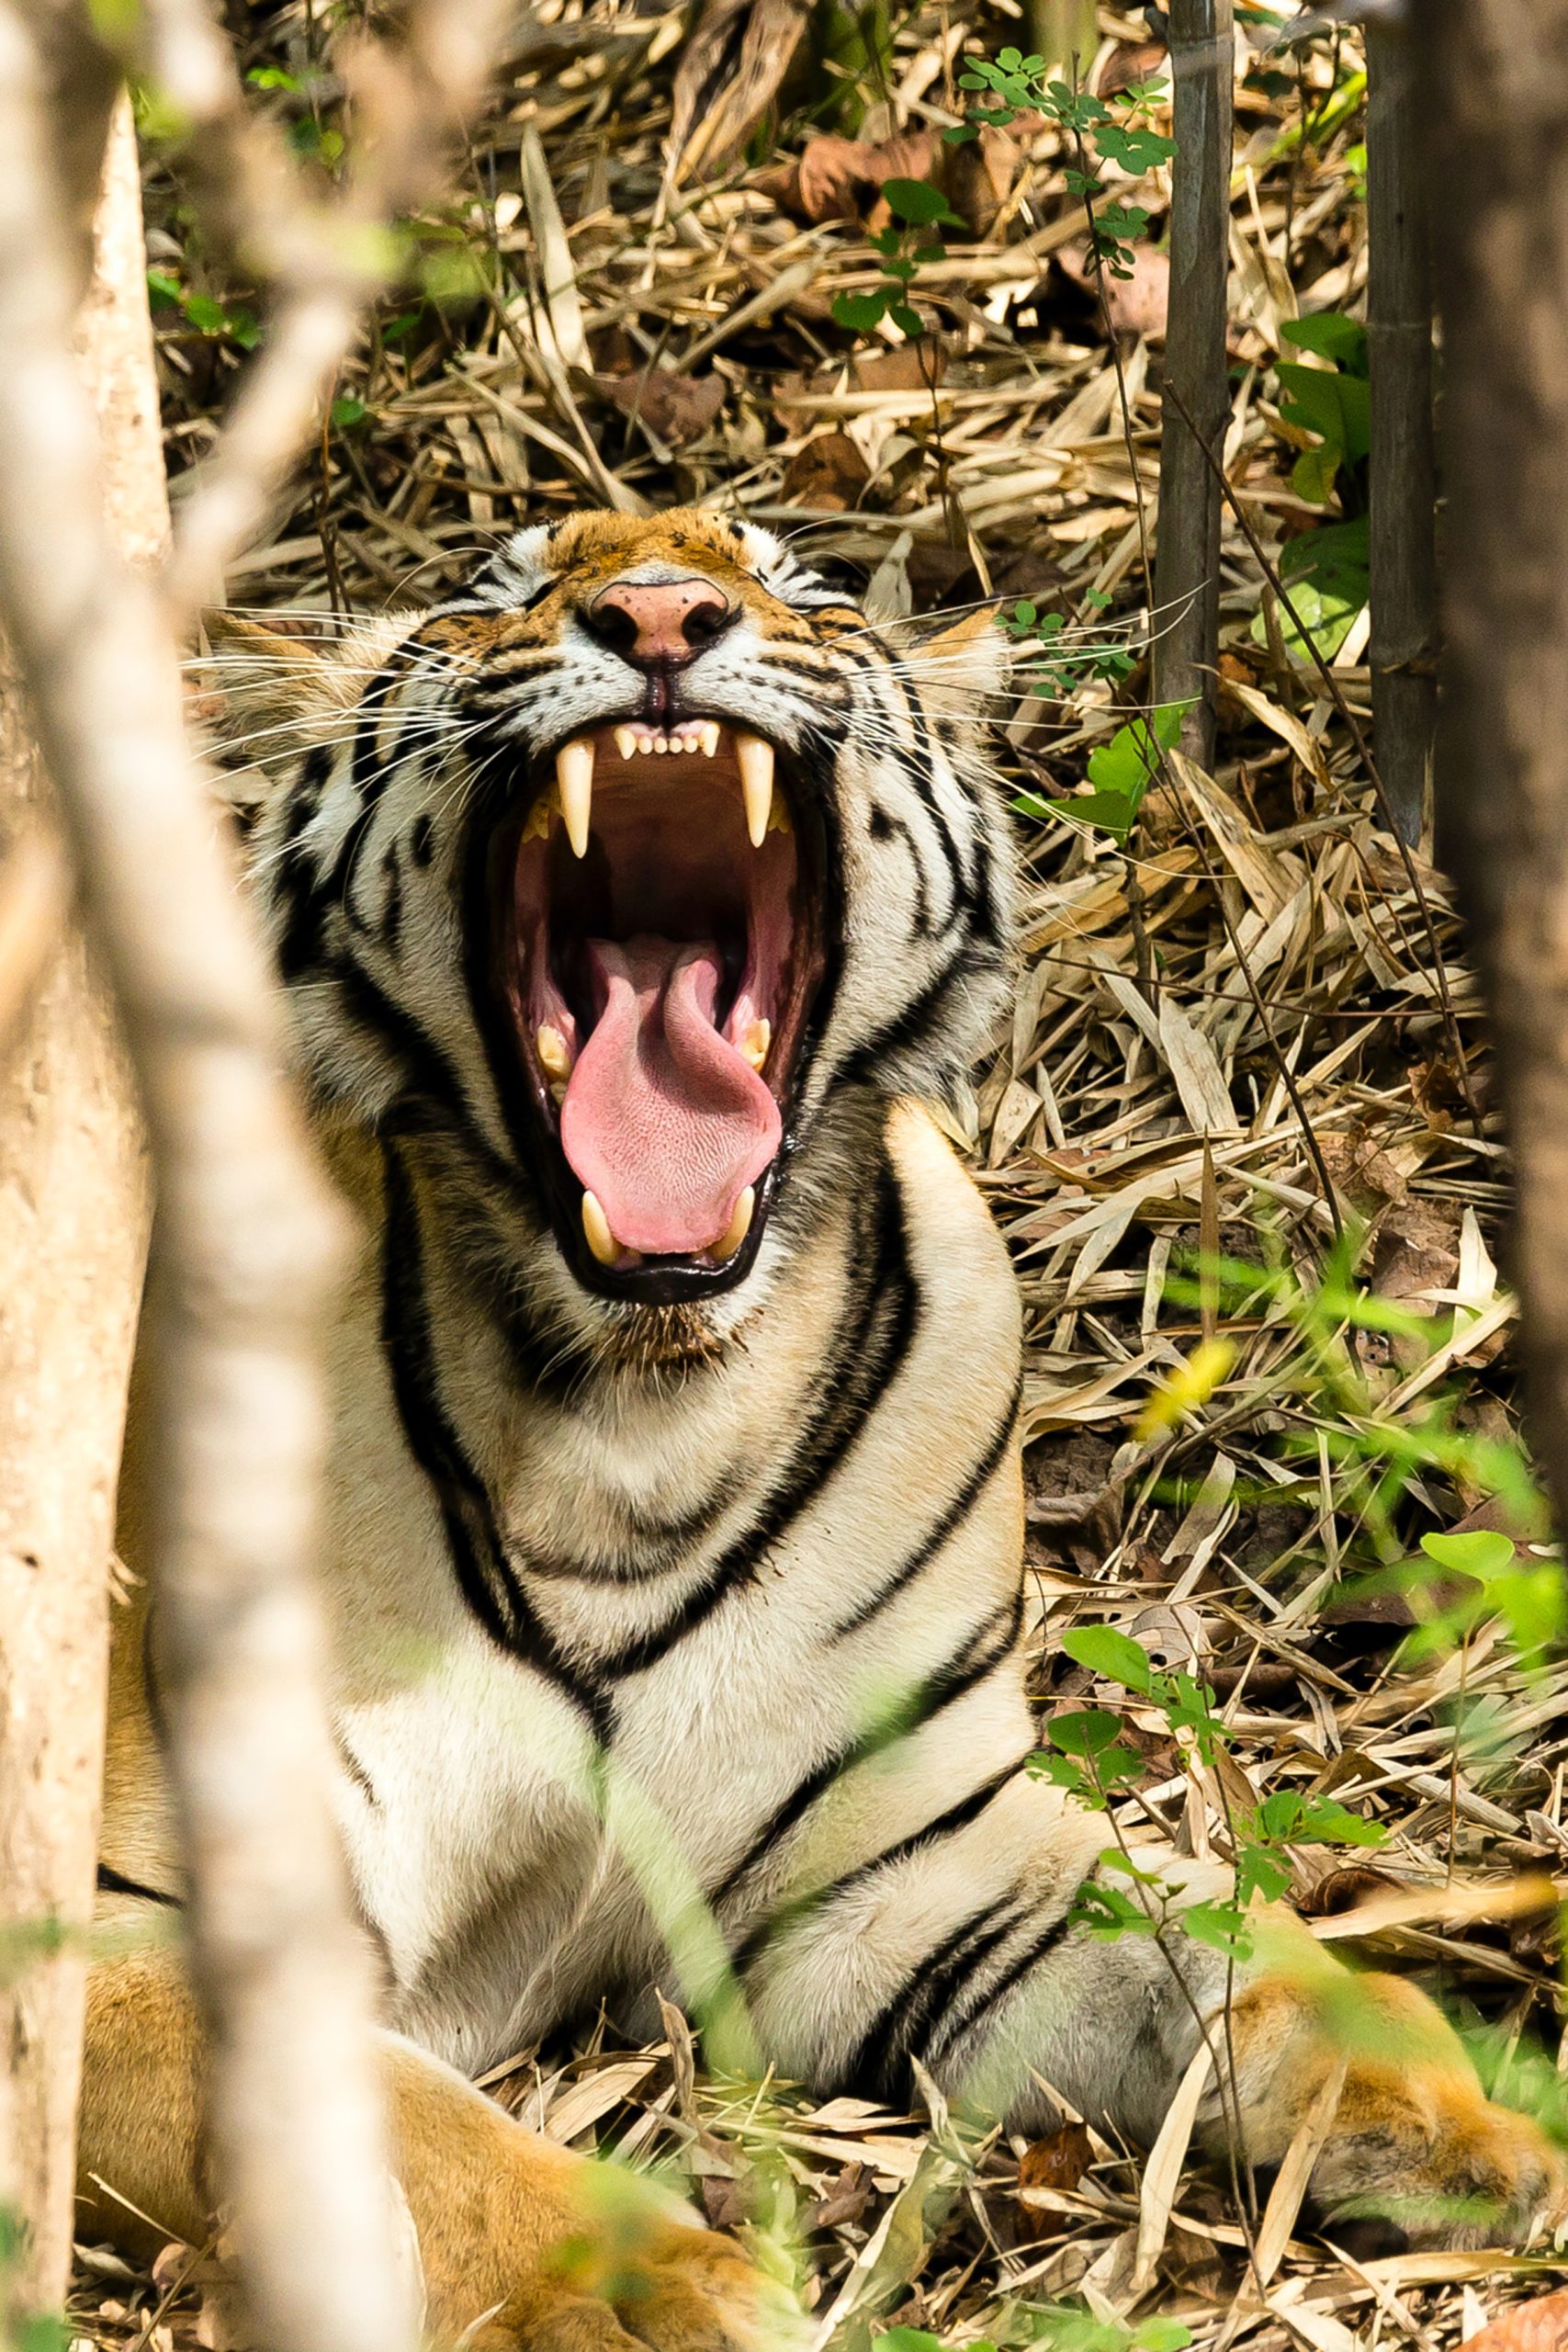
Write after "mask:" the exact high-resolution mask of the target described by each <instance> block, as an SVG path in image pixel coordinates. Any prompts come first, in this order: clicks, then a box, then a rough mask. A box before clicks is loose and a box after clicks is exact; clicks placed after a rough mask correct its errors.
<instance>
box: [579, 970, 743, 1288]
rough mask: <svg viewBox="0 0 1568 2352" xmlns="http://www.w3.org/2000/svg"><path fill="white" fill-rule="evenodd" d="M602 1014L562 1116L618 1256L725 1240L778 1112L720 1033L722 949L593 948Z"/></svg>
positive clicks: (684, 1251) (664, 1252) (682, 1252)
mask: <svg viewBox="0 0 1568 2352" xmlns="http://www.w3.org/2000/svg"><path fill="white" fill-rule="evenodd" d="M588 952H589V955H590V956H592V960H593V967H594V969H595V971H596V972H597V973H598V976H599V979H600V982H601V985H602V986H603V988H604V1012H602V1013H601V1014H600V1016H599V1020H598V1022H597V1023H596V1025H595V1027H594V1030H593V1034H592V1036H591V1037H590V1038H589V1040H588V1043H587V1045H586V1046H584V1047H583V1049H582V1051H581V1054H580V1055H579V1057H578V1059H577V1065H576V1067H575V1069H573V1071H572V1073H571V1081H570V1085H569V1086H568V1088H567V1090H566V1100H565V1101H564V1102H563V1103H562V1104H561V1114H560V1137H561V1148H562V1149H563V1150H564V1151H565V1153H566V1156H567V1159H568V1160H569V1161H570V1165H571V1168H572V1170H573V1172H574V1173H575V1174H576V1175H577V1176H578V1177H579V1178H580V1179H581V1182H582V1183H583V1185H584V1186H585V1187H586V1189H587V1190H588V1191H589V1192H591V1193H595V1194H596V1195H597V1197H598V1201H599V1205H600V1207H601V1208H602V1209H603V1210H604V1214H605V1216H607V1217H608V1219H609V1221H610V1230H611V1232H612V1233H613V1234H614V1235H615V1238H616V1240H617V1241H618V1242H620V1243H621V1245H622V1247H623V1248H624V1249H627V1250H644V1251H647V1252H649V1254H651V1255H656V1256H660V1257H671V1256H679V1257H684V1256H687V1255H689V1254H690V1253H691V1252H693V1251H694V1250H705V1249H706V1248H707V1247H708V1245H709V1244H710V1243H711V1242H714V1241H716V1240H718V1239H720V1238H721V1237H722V1236H723V1234H724V1232H725V1230H726V1228H727V1227H728V1224H729V1220H730V1217H731V1216H732V1214H733V1212H734V1208H735V1204H736V1202H737V1201H738V1200H739V1197H740V1194H741V1193H742V1192H743V1191H744V1190H745V1188H746V1186H747V1185H748V1184H752V1183H755V1182H756V1180H757V1178H758V1177H759V1176H760V1175H761V1172H762V1170H763V1169H764V1168H766V1166H767V1164H768V1162H769V1160H771V1159H773V1154H774V1153H775V1152H776V1151H777V1149H778V1148H779V1136H780V1122H779V1108H778V1104H777V1103H775V1102H774V1101H773V1095H772V1094H771V1093H770V1092H769V1091H768V1089H767V1087H766V1086H765V1085H764V1084H763V1082H762V1080H761V1078H759V1076H758V1075H757V1072H756V1071H755V1070H754V1069H752V1068H751V1065H750V1062H749V1061H747V1060H746V1059H745V1057H743V1056H742V1055H741V1054H739V1052H738V1051H737V1050H736V1048H735V1047H734V1046H732V1045H731V1044H730V1043H729V1041H728V1038H726V1037H722V1036H721V1035H719V1032H718V1030H717V1029H716V1027H715V1025H714V1017H713V1014H714V1005H715V1003H716V1001H717V996H718V985H719V978H720V964H719V956H718V950H717V948H716V947H715V946H713V945H711V944H697V945H694V944H691V943H689V942H682V941H678V940H669V939H655V938H652V937H651V936H649V935H647V934H644V935H643V936H641V937H639V938H637V939H628V940H626V941H625V942H624V943H620V942H615V941H612V940H607V939H591V940H590V941H589V943H588Z"/></svg>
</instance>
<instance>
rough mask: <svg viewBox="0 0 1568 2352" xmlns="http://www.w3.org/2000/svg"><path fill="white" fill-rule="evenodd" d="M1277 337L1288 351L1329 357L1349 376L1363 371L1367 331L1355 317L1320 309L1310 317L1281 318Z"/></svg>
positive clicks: (1362, 374)
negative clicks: (1285, 344)
mask: <svg viewBox="0 0 1568 2352" xmlns="http://www.w3.org/2000/svg"><path fill="white" fill-rule="evenodd" d="M1280 342H1281V343H1288V344H1289V345H1291V346H1292V350H1295V351H1311V352H1315V354H1316V355H1317V356H1318V357H1319V358H1320V359H1332V360H1333V361H1334V362H1335V364H1336V365H1337V367H1340V368H1344V369H1345V370H1346V371H1347V373H1348V374H1349V375H1351V376H1364V375H1365V374H1366V373H1367V330H1366V328H1365V327H1364V326H1362V324H1361V323H1360V321H1359V319H1347V318H1342V317H1341V316H1340V315H1339V313H1338V312H1337V311H1318V312H1317V314H1316V315H1315V317H1313V318H1310V319H1283V320H1281V321H1280Z"/></svg>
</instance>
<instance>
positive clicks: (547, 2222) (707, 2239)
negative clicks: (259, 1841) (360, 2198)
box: [78, 1948, 786, 2352]
mask: <svg viewBox="0 0 1568 2352" xmlns="http://www.w3.org/2000/svg"><path fill="white" fill-rule="evenodd" d="M382 2053H383V2063H384V2066H385V2073H386V2082H387V2088H388V2093H389V2114H390V2123H391V2131H392V2141H393V2163H394V2168H395V2170H396V2172H397V2174H398V2177H399V2179H400V2182H401V2184H402V2188H403V2191H404V2194H405V2195H406V2197H407V2199H408V2203H409V2209H410V2211H411V2212H412V2216H413V2221H414V2226H415V2229H416V2232H417V2233H418V2237H419V2245H420V2256H421V2262H422V2265H423V2272H424V2280H425V2288H426V2292H427V2295H428V2298H429V2314H428V2318H429V2327H430V2332H431V2335H432V2338H433V2340H434V2343H435V2344H436V2345H448V2346H449V2345H453V2344H456V2343H457V2341H458V2340H459V2339H460V2338H461V2339H462V2340H463V2341H465V2342H469V2341H471V2342H473V2343H475V2344H476V2345H479V2346H483V2347H484V2352H757V2347H759V2346H761V2345H762V2344H763V2343H766V2344H767V2345H768V2346H773V2345H777V2344H780V2343H783V2342H784V2341H785V2340H786V2335H785V2333H784V2324H783V2323H780V2322H779V2321H777V2320H774V2321H773V2322H772V2324H765V2322H766V2321H767V2320H768V2316H769V2315H768V2314H766V2313H765V2312H764V2309H763V2305H762V2301H761V2294H762V2291H763V2290H761V2288H760V2286H759V2282H758V2279H757V2278H756V2275H755V2273H754V2272H753V2271H752V2270H751V2269H750V2266H749V2265H748V2263H747V2262H746V2260H745V2258H744V2256H742V2255H741V2253H740V2250H739V2247H738V2246H736V2245H734V2244H733V2243H732V2242H731V2241H730V2240H728V2239H727V2238H723V2237H719V2236H717V2235H716V2233H714V2232H712V2231H710V2230H707V2229H705V2228H703V2227H702V2226H701V2225H700V2224H698V2223H697V2222H695V2221H694V2219H688V2218H686V2217H685V2213H684V2209H683V2208H680V2207H677V2206H675V2205H674V2204H673V2201H672V2200H669V2199H663V2198H661V2197H660V2196H659V2195H657V2193H655V2192H651V2191H649V2190H648V2189H647V2188H645V2186H644V2185H643V2184H640V2183H637V2182H635V2181H634V2180H632V2179H631V2177H629V2176H624V2175H614V2176H611V2175H608V2174H607V2171H606V2168H604V2167H601V2166H598V2165H593V2164H592V2163H591V2162H590V2161H589V2159H587V2158H586V2157H583V2156H580V2155H577V2154H573V2153H572V2152H571V2151H570V2150H569V2149H566V2148H561V2147H558V2146H556V2145H555V2144H554V2143H552V2142H549V2141H547V2140H545V2139H543V2138H541V2137H540V2136H539V2135H538V2134H536V2133H535V2132H531V2131H526V2130H525V2128H524V2127H523V2125H521V2124H520V2123H517V2122H515V2121H513V2119H512V2118H511V2117H510V2116H508V2115H506V2114H505V2113H503V2112H502V2109H500V2108H499V2107H497V2106H495V2105H494V2103H493V2102H492V2101H491V2100H490V2099H487V2098H484V2097H483V2096H482V2094H481V2093H480V2092H479V2091H477V2090H475V2089H474V2087H473V2086H472V2085H471V2084H469V2083H467V2082H465V2081H464V2080H463V2079H462V2077H461V2076H460V2075H457V2074H456V2073H455V2072H454V2071H453V2070H452V2069H451V2068H450V2067H447V2066H445V2065H443V2064H441V2063H440V2062H439V2061H438V2060H436V2059H434V2058H432V2057H430V2056H428V2055H427V2054H426V2052H423V2051H422V2050H419V2049H417V2048H416V2047H415V2046H414V2045H413V2044H412V2042H407V2041H400V2040H398V2039H397V2038H395V2037H393V2036H391V2035H388V2036H386V2037H385V2039H384V2041H383V2044H382ZM202 2074H203V2064H202V2052H201V2044H200V2037H199V2033H198V2030H197V2019H196V2015H195V2010H194V2007H193V2004H192V2001H191V1997H190V1994H189V1991H188V1989H187V1987H186V1983H185V1979H184V1975H183V1972H182V1971H181V1968H180V1966H179V1963H178V1961H177V1958H176V1957H175V1955H174V1954H173V1953H172V1952H170V1951H168V1950H167V1949H166V1948H165V1949H161V1950H153V1949H146V1948H144V1949H142V1950H141V1951H135V1952H130V1953H127V1954H123V1955H122V1956H120V1957H118V1958H116V1959H114V1960H107V1961H104V1962H99V1963H98V1964H96V1966H95V1967H94V1968H93V1970H92V1971H91V1973H90V1977H89V1983H88V2001H87V2039H86V2052H85V2075H84V2090H83V2100H82V2117H81V2132H80V2156H79V2175H80V2199H81V2203H82V2206H83V2208H84V2212H83V2215H82V2218H81V2220H80V2222H79V2224H78V2234H86V2235H95V2234H101V2235H103V2236H106V2237H109V2238H112V2239H114V2240H115V2241H116V2242H118V2243H119V2244H120V2245H124V2246H126V2247H127V2248H128V2250H130V2251H132V2252H135V2253H138V2254H141V2255H142V2256H146V2255H147V2254H148V2253H149V2252H150V2251H152V2250H155V2248H156V2247H157V2246H158V2245H161V2244H162V2243H163V2242H164V2239H165V2238H166V2237H178V2238H184V2239H185V2240H186V2241H187V2243H189V2244H192V2245H201V2244H202V2243H203V2242H204V2241H205V2240H206V2239H207V2237H208V2236H209V2233H210V2229H211V2222H210V2214H211V2204H210V2200H209V2196H208V2194H207V2190H206V2188H205V2185H204V2182H203V2177H202V2164H201V2106H202ZM133 2208H134V2209H136V2210H135V2211H132V2210H131V2209H133ZM138 2214H140V2215H142V2216H146V2217H149V2219H150V2221H151V2222H152V2224H155V2226H153V2227H149V2226H147V2224H146V2223H145V2222H143V2221H141V2220H139V2219H138V2218H137V2215H138ZM469 2330H475V2331H478V2332H476V2333H475V2334H474V2335H472V2336H471V2337H470V2336H469V2335H468V2334H467V2331H469Z"/></svg>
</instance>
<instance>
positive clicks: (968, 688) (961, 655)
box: [910, 605, 1012, 725]
mask: <svg viewBox="0 0 1568 2352" xmlns="http://www.w3.org/2000/svg"><path fill="white" fill-rule="evenodd" d="M997 614H998V606H997V605H976V606H975V607H974V609H973V610H972V611H970V612H966V613H961V614H960V615H959V616H958V618H957V619H956V620H953V619H951V618H950V617H949V616H948V615H947V614H946V613H932V614H931V615H930V616H928V617H927V618H926V619H924V620H923V621H918V622H915V623H914V624H912V625H911V634H912V637H913V644H912V646H911V649H910V659H911V662H913V663H914V664H915V665H916V666H917V668H918V672H919V682H920V690H921V692H922V694H924V695H928V696H929V697H930V698H931V701H932V703H933V704H934V705H935V707H937V708H938V709H939V710H944V711H949V712H953V713H955V714H956V715H957V716H959V717H966V718H972V719H974V720H976V722H978V723H980V724H982V725H983V724H984V723H985V722H986V721H987V719H993V718H998V716H999V715H1000V714H999V712H998V709H997V707H996V705H995V703H994V702H993V701H992V700H991V699H990V697H992V696H994V695H1001V694H1005V693H1006V691H1007V683H1008V677H1009V674H1010V671H1011V668H1012V647H1011V645H1010V641H1009V639H1008V638H1007V636H1006V634H1005V632H1004V631H1003V630H1002V629H1001V628H999V627H998V620H997Z"/></svg>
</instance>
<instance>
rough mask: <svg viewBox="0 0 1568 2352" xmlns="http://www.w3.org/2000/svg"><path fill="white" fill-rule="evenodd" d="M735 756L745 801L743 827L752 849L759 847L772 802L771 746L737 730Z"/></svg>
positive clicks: (758, 738) (765, 829)
mask: <svg viewBox="0 0 1568 2352" xmlns="http://www.w3.org/2000/svg"><path fill="white" fill-rule="evenodd" d="M735 756H736V759H737V761H738V762H739V767H740V791H741V797H743V799H744V800H745V803H746V831H747V832H748V833H749V834H750V840H751V846H752V848H753V849H761V846H762V842H763V840H764V838H765V837H766V834H767V831H768V811H769V810H770V809H772V807H773V745H772V744H771V743H765V742H764V741H762V738H761V736H760V735H746V734H741V733H737V735H736V738H735Z"/></svg>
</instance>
